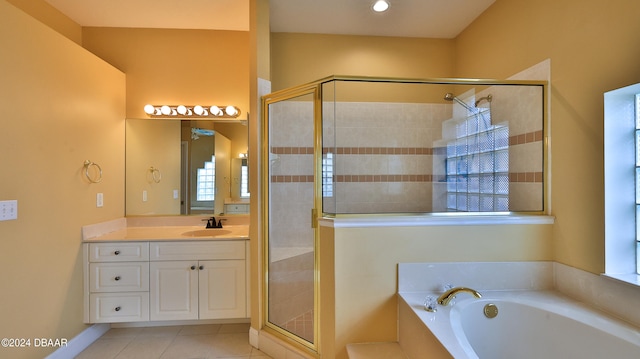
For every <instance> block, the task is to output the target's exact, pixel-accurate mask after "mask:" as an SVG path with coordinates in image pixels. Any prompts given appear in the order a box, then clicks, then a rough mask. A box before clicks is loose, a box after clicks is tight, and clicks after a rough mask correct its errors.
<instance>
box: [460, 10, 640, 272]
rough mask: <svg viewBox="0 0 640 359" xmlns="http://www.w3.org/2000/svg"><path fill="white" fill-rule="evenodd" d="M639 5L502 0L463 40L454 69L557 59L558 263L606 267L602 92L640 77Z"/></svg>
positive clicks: (480, 71) (487, 70) (506, 70)
mask: <svg viewBox="0 0 640 359" xmlns="http://www.w3.org/2000/svg"><path fill="white" fill-rule="evenodd" d="M639 12H640V2H637V1H634V0H614V1H607V2H603V1H599V0H586V1H582V0H564V1H556V0H540V1H526V0H498V1H496V3H495V4H494V5H493V6H491V7H490V8H489V9H488V10H487V11H486V12H485V13H484V14H483V15H482V16H481V17H480V18H478V19H477V20H476V21H475V22H474V23H473V24H472V25H471V26H470V27H468V28H467V29H466V30H465V31H464V32H463V33H462V34H461V35H460V36H459V37H458V39H457V41H456V52H457V57H456V76H473V77H496V78H502V77H505V76H508V75H510V74H512V73H515V72H517V71H519V70H521V69H523V68H526V67H529V66H531V65H533V64H535V63H538V62H540V61H542V60H544V59H546V58H549V59H551V146H552V148H551V156H552V168H551V191H552V192H551V196H552V199H551V206H552V214H553V215H555V216H556V218H557V221H556V223H555V225H554V226H553V245H554V257H555V259H556V260H557V261H559V262H561V263H565V264H568V265H571V266H575V267H578V268H580V269H584V270H587V271H590V272H593V273H600V272H602V271H603V270H604V187H603V157H604V155H603V93H604V92H605V91H609V90H612V89H615V88H619V87H623V86H626V85H629V84H632V83H637V82H640V67H639V66H638V58H640V47H638V46H637V45H638V43H639V41H640V22H638V21H637V14H638V13H639Z"/></svg>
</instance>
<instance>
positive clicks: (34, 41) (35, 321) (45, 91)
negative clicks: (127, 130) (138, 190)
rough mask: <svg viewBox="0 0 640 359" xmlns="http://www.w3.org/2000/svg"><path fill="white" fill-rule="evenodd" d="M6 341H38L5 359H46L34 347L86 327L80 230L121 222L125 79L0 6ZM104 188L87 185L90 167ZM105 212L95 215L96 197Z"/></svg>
mask: <svg viewBox="0 0 640 359" xmlns="http://www.w3.org/2000/svg"><path fill="white" fill-rule="evenodd" d="M0 48H2V56H0V78H1V79H2V81H1V82H0V153H1V154H0V167H1V168H2V175H1V176H0V200H17V201H18V219H17V220H15V221H6V222H0V271H1V272H2V273H3V275H2V280H0V292H1V293H2V300H1V304H2V305H0V318H2V321H1V324H0V337H2V338H7V337H8V338H32V347H31V348H19V349H8V348H0V357H3V358H42V357H45V356H46V355H47V354H48V353H50V352H52V351H53V350H54V349H56V348H35V347H34V346H33V344H34V343H33V338H36V337H37V338H54V339H55V338H67V339H69V340H70V339H72V338H73V337H74V336H75V335H77V334H78V333H79V332H80V331H82V330H83V329H84V328H85V325H84V324H83V323H82V315H83V309H82V308H83V302H82V293H83V288H82V254H81V250H80V248H81V247H80V245H81V239H82V238H81V227H82V226H83V225H86V224H91V223H97V222H103V221H106V220H111V219H115V218H119V217H122V216H123V214H124V117H125V76H124V74H123V73H122V72H120V71H118V70H117V69H115V68H113V67H112V66H110V65H109V64H107V63H105V62H104V61H102V60H100V59H99V58H97V57H96V56H94V55H92V54H91V53H89V52H87V51H86V50H84V49H83V48H81V47H80V46H78V45H77V44H76V43H74V42H72V41H70V40H69V39H67V38H66V37H64V36H62V35H60V34H59V33H57V32H54V31H53V30H51V29H50V28H49V27H47V26H45V25H43V24H41V23H40V22H38V21H36V20H34V19H33V18H32V17H30V16H28V15H26V14H25V13H23V12H22V11H20V10H17V9H16V8H15V7H14V6H12V5H10V4H9V3H8V2H7V1H5V0H0ZM87 159H88V160H92V161H94V162H96V163H98V164H99V165H100V166H101V167H102V170H103V180H102V182H100V183H98V184H90V183H88V181H87V179H86V178H85V177H84V172H83V163H84V161H85V160H87ZM98 192H100V193H103V194H104V207H102V208H97V207H96V194H97V193H98Z"/></svg>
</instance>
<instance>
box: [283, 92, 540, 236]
mask: <svg viewBox="0 0 640 359" xmlns="http://www.w3.org/2000/svg"><path fill="white" fill-rule="evenodd" d="M487 94H491V95H492V96H493V100H492V103H491V118H492V120H493V121H495V122H496V123H498V122H500V123H502V122H507V123H508V126H509V208H510V210H516V211H533V210H542V198H543V185H542V179H543V129H542V125H543V123H542V107H541V104H542V102H541V101H542V98H541V90H540V87H531V86H529V87H527V86H503V87H500V86H493V87H490V88H488V89H486V90H484V91H483V92H481V93H479V94H478V95H477V96H476V97H477V98H480V97H482V96H485V95H487ZM472 103H473V101H472ZM484 105H485V106H486V105H487V104H486V103H485V104H484ZM278 106H279V109H278V116H273V114H272V118H274V121H279V124H278V125H277V126H278V127H277V128H286V129H287V130H286V131H282V132H280V133H277V134H272V135H271V136H272V141H271V161H272V163H273V165H272V177H271V180H272V196H277V197H278V198H281V200H278V201H276V202H277V203H278V204H277V205H276V206H274V207H273V208H272V214H273V213H278V211H279V210H282V213H287V215H282V216H280V217H279V218H280V219H282V220H284V219H285V218H287V221H286V222H287V223H288V226H293V228H286V231H287V232H289V233H295V232H306V231H307V229H308V228H309V227H308V226H310V208H312V207H313V205H312V203H310V202H309V201H310V200H311V198H312V197H313V146H312V144H313V133H312V128H313V127H312V125H311V124H312V118H311V116H312V115H313V111H312V103H311V102H294V101H289V102H286V103H279V104H278ZM481 106H482V105H481ZM323 116H324V121H323V126H324V128H323V140H324V143H323V152H324V153H325V155H326V154H327V153H332V155H333V158H334V162H333V175H334V177H333V179H334V182H333V184H332V193H331V195H330V196H325V197H324V198H323V209H324V211H325V212H328V213H405V212H406V213H411V212H432V211H435V210H439V209H438V208H434V206H433V204H432V203H433V196H434V195H436V194H434V189H433V188H434V183H438V182H442V181H443V180H444V177H443V176H444V168H443V170H442V172H440V171H438V170H437V168H439V165H438V164H436V165H435V166H434V164H433V160H434V158H435V157H437V156H434V155H437V154H438V153H439V152H438V151H442V148H439V147H438V146H436V145H434V143H440V142H441V141H438V140H441V138H442V124H443V122H444V121H447V120H450V119H451V118H452V116H453V114H452V106H451V104H450V103H445V104H421V103H380V102H338V103H331V102H326V103H325V104H324V108H323ZM440 153H441V152H440ZM434 168H435V169H434ZM272 198H273V197H272ZM443 200H444V198H443ZM436 203H438V201H436ZM277 206H284V207H286V208H281V209H279V208H276V207H277ZM436 207H437V206H436ZM274 211H275V212H274ZM292 218H293V219H294V220H293V221H289V220H290V219H292ZM275 220H276V221H277V220H278V219H275ZM282 226H283V227H284V226H285V224H284V223H283V224H282ZM279 227H280V226H279ZM298 229H299V231H298ZM276 230H277V229H276ZM285 237H286V236H285ZM295 237H297V239H296V242H297V243H300V242H299V238H300V237H299V234H296V235H295ZM309 243H311V242H309ZM283 245H284V246H287V245H286V244H285V243H283Z"/></svg>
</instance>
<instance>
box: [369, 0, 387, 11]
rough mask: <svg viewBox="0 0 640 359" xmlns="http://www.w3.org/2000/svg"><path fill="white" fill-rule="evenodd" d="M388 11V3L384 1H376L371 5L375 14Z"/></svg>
mask: <svg viewBox="0 0 640 359" xmlns="http://www.w3.org/2000/svg"><path fill="white" fill-rule="evenodd" d="M388 9H389V2H387V1H386V0H377V1H376V2H375V3H374V4H373V11H375V12H385V11H387V10H388Z"/></svg>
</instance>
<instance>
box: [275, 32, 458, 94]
mask: <svg viewBox="0 0 640 359" xmlns="http://www.w3.org/2000/svg"><path fill="white" fill-rule="evenodd" d="M454 45H455V43H454V41H453V40H440V39H422V38H400V37H374V36H343V35H320V34H289V33H273V34H271V81H272V89H273V90H274V91H276V90H282V89H285V88H288V87H292V86H296V85H300V84H304V83H307V82H311V81H315V80H318V79H321V78H324V77H326V76H331V75H350V76H380V77H415V78H431V77H451V76H452V75H453V73H454V64H455V46H454Z"/></svg>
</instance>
